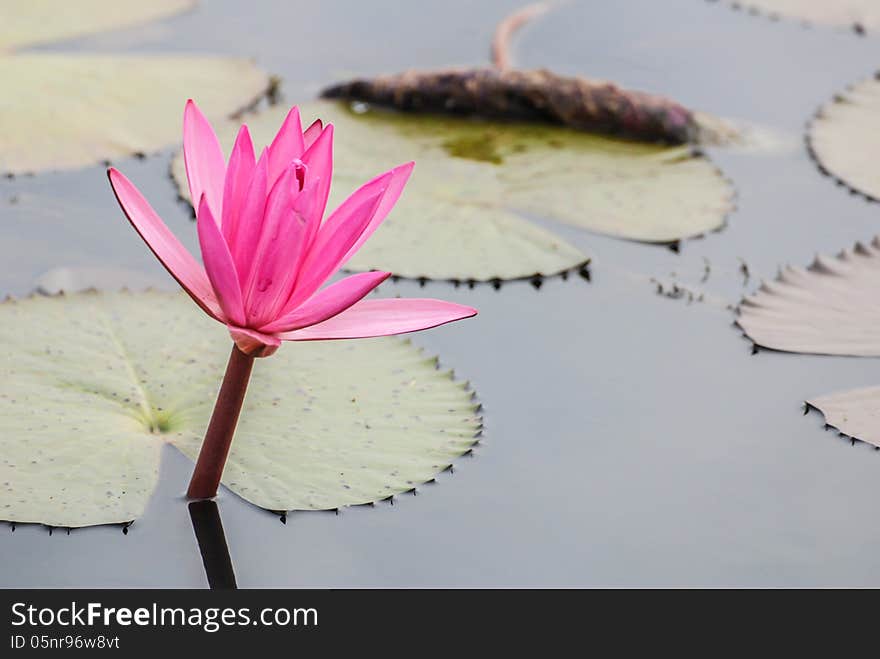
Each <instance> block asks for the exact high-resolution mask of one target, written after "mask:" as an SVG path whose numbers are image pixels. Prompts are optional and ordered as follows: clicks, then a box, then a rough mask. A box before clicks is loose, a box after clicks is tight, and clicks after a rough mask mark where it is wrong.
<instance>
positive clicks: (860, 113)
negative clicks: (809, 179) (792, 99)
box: [807, 73, 880, 201]
mask: <svg viewBox="0 0 880 659" xmlns="http://www.w3.org/2000/svg"><path fill="white" fill-rule="evenodd" d="M807 144H808V147H809V149H810V153H811V155H812V156H813V158H814V159H815V160H816V162H817V164H818V165H819V168H820V169H821V170H822V172H823V173H825V174H827V175H829V176H831V177H832V178H834V179H835V180H836V181H837V182H838V183H840V184H842V185H845V186H846V187H847V188H849V189H850V190H852V191H853V192H857V193H859V194H861V195H863V196H865V197H866V198H868V199H870V200H872V201H878V200H880V167H878V165H877V163H878V162H880V73H878V74H877V75H875V76H874V77H873V78H870V79H868V80H863V81H862V82H859V83H857V84H855V85H852V86H851V87H849V88H848V89H847V90H846V91H845V92H843V93H842V94H838V95H837V96H835V97H834V98H833V99H832V100H831V101H830V102H829V103H826V104H825V105H824V106H822V107H821V108H820V109H819V111H818V112H817V113H816V115H815V117H814V118H813V120H812V121H811V122H810V126H809V128H808V131H807Z"/></svg>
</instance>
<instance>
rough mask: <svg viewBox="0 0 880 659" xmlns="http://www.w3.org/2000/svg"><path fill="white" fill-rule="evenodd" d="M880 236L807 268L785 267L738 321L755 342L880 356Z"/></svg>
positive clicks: (800, 349) (791, 349)
mask: <svg viewBox="0 0 880 659" xmlns="http://www.w3.org/2000/svg"><path fill="white" fill-rule="evenodd" d="M877 291H880V237H878V238H874V240H873V241H872V242H871V243H870V244H869V245H863V244H857V245H856V246H855V247H854V248H853V249H850V250H845V251H843V252H841V253H840V254H838V255H837V256H834V257H828V256H817V257H816V260H815V261H814V262H813V264H812V265H811V266H810V267H808V268H806V269H805V268H796V267H786V268H785V269H784V270H782V272H780V274H779V277H778V278H777V279H776V280H775V281H772V282H767V283H764V284H763V285H762V286H761V288H760V289H759V290H758V291H757V292H756V293H755V294H754V295H751V296H749V297H747V298H745V299H744V300H743V302H742V303H741V304H740V307H739V317H738V319H737V323H738V324H739V326H740V327H741V328H742V329H743V331H744V332H745V333H746V335H747V336H748V337H749V338H750V339H752V341H754V342H755V343H756V344H757V345H759V346H763V347H766V348H772V349H774V350H784V351H788V352H803V353H814V354H825V355H853V356H863V357H874V356H878V355H880V332H878V327H880V304H878V301H877Z"/></svg>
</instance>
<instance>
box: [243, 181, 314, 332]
mask: <svg viewBox="0 0 880 659" xmlns="http://www.w3.org/2000/svg"><path fill="white" fill-rule="evenodd" d="M300 167H301V165H300ZM297 169H298V166H297V165H295V164H292V165H290V166H289V167H288V168H287V170H286V171H285V172H284V174H282V175H281V178H279V179H278V182H277V183H276V184H275V187H274V188H272V192H271V193H269V199H268V201H267V202H266V211H265V216H264V218H263V225H262V227H261V229H260V233H261V235H260V240H259V243H258V244H257V247H256V251H255V252H254V256H253V262H252V267H251V272H250V274H249V276H248V279H247V284H246V285H245V287H244V295H245V297H244V300H245V308H246V310H247V322H246V323H245V324H246V325H247V326H249V327H260V326H261V325H264V324H266V323H268V322H270V321H271V320H273V318H274V317H275V315H277V314H278V313H279V312H280V310H281V309H282V308H283V305H284V303H285V302H286V301H287V297H288V295H289V291H290V289H291V288H292V287H293V280H295V278H296V274H297V273H298V272H299V266H300V263H301V262H302V257H303V253H304V240H303V237H304V235H305V232H306V228H307V221H306V218H305V216H304V212H303V210H302V208H301V204H302V203H303V202H304V201H306V200H307V199H308V198H309V197H313V196H314V188H313V187H312V188H310V189H307V190H304V191H303V192H302V193H301V192H300V190H299V182H298V180H297ZM300 197H303V200H300ZM297 201H299V202H300V204H297V203H296V202H297Z"/></svg>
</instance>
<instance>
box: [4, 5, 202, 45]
mask: <svg viewBox="0 0 880 659" xmlns="http://www.w3.org/2000/svg"><path fill="white" fill-rule="evenodd" d="M195 5H196V0H150V2H142V1H141V0H75V2H64V1H61V2H59V0H3V20H2V21H0V50H10V49H13V48H21V47H22V46H32V45H35V44H43V43H47V42H52V41H61V40H62V39H71V38H73V37H81V36H84V35H87V34H94V33H96V32H103V31H105V30H112V29H117V28H122V27H129V26H132V25H137V24H139V23H146V22H149V21H152V20H156V19H160V18H166V17H168V16H173V15H174V14H179V13H180V12H182V11H185V10H187V9H191V8H192V7H194V6H195Z"/></svg>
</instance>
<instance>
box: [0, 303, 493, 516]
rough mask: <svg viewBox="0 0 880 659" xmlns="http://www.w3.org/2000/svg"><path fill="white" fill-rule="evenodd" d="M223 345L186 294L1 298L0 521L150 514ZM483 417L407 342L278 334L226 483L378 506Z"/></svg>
mask: <svg viewBox="0 0 880 659" xmlns="http://www.w3.org/2000/svg"><path fill="white" fill-rule="evenodd" d="M230 345H231V343H230V341H229V337H228V334H227V332H226V330H225V328H224V327H222V326H220V325H219V324H217V323H215V322H213V321H211V320H210V319H208V318H206V317H205V316H204V315H203V314H202V313H201V312H200V311H199V310H198V309H197V308H196V306H195V305H194V304H192V302H191V301H190V300H189V298H187V297H186V296H185V295H183V294H176V293H159V292H146V293H124V292H123V293H112V294H101V293H80V294H75V295H69V296H57V297H42V296H37V297H32V298H28V299H26V300H20V301H9V302H6V303H3V304H0V426H2V428H3V433H0V519H5V520H10V521H17V522H42V523H44V524H50V525H56V526H69V527H74V526H86V525H92V524H104V523H112V522H126V521H130V520H132V519H135V518H137V517H138V516H139V515H141V513H142V512H143V510H144V508H145V506H146V503H147V500H148V499H149V497H150V495H151V493H152V491H153V489H154V487H155V484H156V479H157V470H158V464H159V449H160V447H161V446H162V444H163V443H164V442H168V443H171V444H173V445H174V446H176V447H178V448H179V449H180V450H181V451H183V452H184V453H185V454H186V455H189V456H190V457H194V456H195V455H196V453H197V451H198V448H199V446H200V443H201V439H202V435H203V433H204V430H205V427H206V426H207V422H208V418H209V416H210V414H211V410H212V407H213V403H214V399H215V397H216V393H217V390H218V389H219V385H220V381H221V379H222V375H223V370H224V367H225V362H226V358H227V356H228V352H229V350H230ZM479 428H480V417H479V411H478V405H477V404H476V403H474V402H473V395H472V393H471V391H470V390H469V388H468V386H467V384H466V383H464V382H460V381H456V380H455V379H454V378H453V376H452V374H451V372H449V371H445V370H440V369H438V368H437V360H436V359H434V358H429V357H426V356H425V355H423V354H422V353H421V352H420V351H419V350H418V349H417V348H415V347H414V346H413V345H412V344H411V343H410V342H408V341H404V340H401V339H397V338H384V339H369V340H362V341H328V342H310V343H303V344H297V345H295V346H285V348H283V349H282V350H280V351H279V352H278V353H277V354H276V355H274V356H272V357H271V358H268V359H263V360H260V361H259V363H258V364H257V365H256V368H255V369H254V375H253V379H252V382H251V386H250V388H249V390H248V394H247V398H246V400H245V405H244V410H243V412H242V418H241V421H240V423H239V427H238V430H237V433H236V438H235V441H234V443H233V447H232V452H231V454H230V457H229V461H228V463H227V466H226V470H225V473H224V479H223V483H224V484H225V485H226V486H227V487H228V488H229V489H231V490H232V491H233V492H235V493H236V494H238V495H239V496H241V497H242V498H244V499H246V500H248V501H250V502H252V503H254V504H256V505H258V506H262V507H264V508H268V509H272V510H290V509H328V508H338V507H340V506H347V505H354V504H361V503H369V502H373V501H377V500H380V499H384V498H388V497H390V496H392V495H394V494H397V493H400V492H403V491H407V490H411V489H413V488H414V487H415V486H416V485H418V484H420V483H423V482H425V481H427V480H430V479H431V478H433V477H434V476H435V475H436V474H437V473H438V472H440V471H442V470H443V469H445V468H447V467H448V466H449V465H450V463H451V462H452V460H454V459H455V458H456V457H457V456H459V455H461V454H462V453H465V452H467V451H468V450H469V449H470V447H471V446H472V445H473V444H474V442H475V441H476V438H475V436H476V435H477V433H478V432H479ZM185 487H186V483H181V484H180V491H181V493H182V492H183V491H184V489H185Z"/></svg>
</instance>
